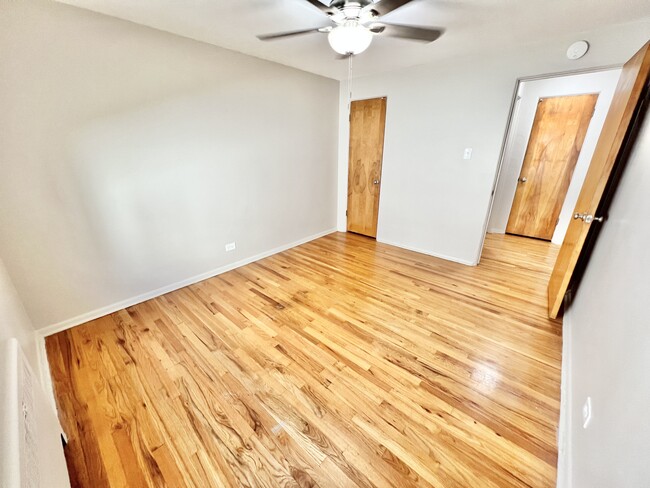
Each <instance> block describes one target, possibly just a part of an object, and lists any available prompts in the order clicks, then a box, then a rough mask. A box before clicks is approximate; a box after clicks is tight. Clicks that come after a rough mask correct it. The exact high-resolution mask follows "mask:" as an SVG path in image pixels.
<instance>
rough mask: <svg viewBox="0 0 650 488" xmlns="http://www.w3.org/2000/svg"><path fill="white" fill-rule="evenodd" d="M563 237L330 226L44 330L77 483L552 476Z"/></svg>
mask: <svg viewBox="0 0 650 488" xmlns="http://www.w3.org/2000/svg"><path fill="white" fill-rule="evenodd" d="M556 253H557V248H556V247H554V246H552V245H551V244H549V243H546V242H542V241H536V240H532V239H525V238H521V237H514V236H498V235H489V236H488V238H487V240H486V247H485V251H484V254H483V259H482V261H481V264H480V265H479V266H478V267H469V266H463V265H460V264H456V263H452V262H449V261H443V260H440V259H436V258H432V257H429V256H425V255H422V254H417V253H413V252H410V251H406V250H403V249H399V248H395V247H392V246H388V245H383V244H380V243H377V242H376V241H374V240H372V239H368V238H365V237H362V236H357V235H354V234H342V233H336V234H331V235H329V236H327V237H324V238H321V239H318V240H315V241H312V242H310V243H307V244H304V245H302V246H299V247H297V248H293V249H290V250H288V251H285V252H283V253H280V254H276V255H274V256H272V257H269V258H266V259H264V260H261V261H258V262H255V263H252V264H249V265H247V266H244V267H242V268H238V269H236V270H233V271H230V272H228V273H225V274H222V275H220V276H217V277H215V278H212V279H209V280H205V281H203V282H200V283H197V284H195V285H191V286H189V287H186V288H183V289H181V290H178V291H175V292H172V293H169V294H167V295H164V296H161V297H158V298H155V299H153V300H149V301H148V302H144V303H141V304H139V305H136V306H133V307H129V308H128V309H126V310H121V311H119V312H116V313H114V314H111V315H110V316H107V317H103V318H101V319H98V320H95V321H92V322H89V323H87V324H84V325H81V326H79V327H76V328H74V329H70V330H67V331H64V332H61V333H59V334H57V335H55V336H51V337H49V338H47V340H46V346H47V352H48V358H49V361H50V365H51V372H52V377H53V381H54V386H55V392H56V398H57V403H58V408H59V416H60V419H61V422H62V424H63V427H64V429H65V431H66V432H67V434H68V436H69V438H70V443H69V444H68V447H67V448H66V459H67V462H68V466H69V471H70V474H71V478H72V481H73V486H75V487H93V488H94V487H102V486H136V487H139V486H143V487H145V486H147V487H148V486H151V487H158V486H169V487H181V486H188V487H194V486H195V487H206V486H223V487H235V486H249V487H258V486H260V487H262V486H274V487H275V486H281V487H319V486H320V487H377V488H388V487H416V486H418V487H445V488H449V487H467V486H481V487H535V488H538V487H551V486H555V477H556V468H555V464H556V461H557V449H556V443H557V439H556V432H557V424H558V416H559V394H560V393H559V392H560V368H561V348H562V343H561V341H562V339H561V322H560V321H558V320H549V319H548V318H547V317H546V284H547V280H548V276H549V274H550V271H551V269H552V266H553V264H554V259H555V256H556Z"/></svg>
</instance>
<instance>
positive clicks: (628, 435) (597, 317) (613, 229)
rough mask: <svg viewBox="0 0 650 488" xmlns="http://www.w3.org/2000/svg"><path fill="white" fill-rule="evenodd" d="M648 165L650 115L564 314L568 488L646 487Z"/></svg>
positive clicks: (649, 441) (649, 433)
mask: <svg viewBox="0 0 650 488" xmlns="http://www.w3.org/2000/svg"><path fill="white" fill-rule="evenodd" d="M649 163H650V114H648V115H646V117H645V121H644V123H643V128H642V131H641V134H640V137H639V140H638V142H637V144H636V145H635V149H634V151H633V153H632V154H631V157H630V160H629V163H628V165H627V167H626V169H625V172H624V174H623V178H622V180H621V183H620V186H619V188H618V190H617V192H616V195H615V198H614V201H613V203H612V207H611V210H610V213H609V218H608V219H607V221H606V222H605V223H604V224H603V229H602V232H601V234H600V236H599V239H598V241H597V243H596V247H595V249H594V252H593V255H592V256H591V259H590V261H589V265H588V267H587V270H586V273H585V275H584V279H583V281H582V283H581V285H580V288H579V290H578V292H577V294H576V296H575V300H574V302H573V304H572V305H571V306H570V308H569V310H568V311H567V313H566V316H565V324H564V327H565V334H568V335H569V344H570V345H569V351H568V357H565V358H564V361H565V363H566V364H565V366H566V367H568V371H569V378H568V379H569V384H568V385H567V387H568V392H569V412H570V416H569V419H568V424H569V425H568V427H569V439H568V461H569V462H568V466H569V473H568V474H569V476H568V478H569V483H567V484H566V486H571V487H573V488H612V487H621V488H623V487H625V488H646V487H648V486H650V463H649V462H648V460H650V421H649V420H648V412H650V313H649V312H648V297H650V252H649V251H648V249H649V248H648V243H650V220H648V218H647V216H648V213H649V212H650V164H649ZM588 396H590V397H591V399H592V409H593V417H592V421H591V423H590V424H589V425H588V427H587V428H586V429H584V428H583V426H582V406H583V404H584V402H585V400H586V398H587V397H588Z"/></svg>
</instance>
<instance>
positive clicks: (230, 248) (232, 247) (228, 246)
mask: <svg viewBox="0 0 650 488" xmlns="http://www.w3.org/2000/svg"><path fill="white" fill-rule="evenodd" d="M236 248H237V246H236V245H235V243H234V242H230V243H228V244H226V252H230V251H234V250H235V249H236Z"/></svg>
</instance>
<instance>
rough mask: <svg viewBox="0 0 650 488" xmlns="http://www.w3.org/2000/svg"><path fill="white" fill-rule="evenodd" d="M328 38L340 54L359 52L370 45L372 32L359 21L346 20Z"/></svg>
mask: <svg viewBox="0 0 650 488" xmlns="http://www.w3.org/2000/svg"><path fill="white" fill-rule="evenodd" d="M327 40H328V41H329V43H330V46H332V49H334V50H335V51H336V52H337V53H339V54H359V53H362V52H363V51H365V50H366V49H368V46H370V43H371V42H372V32H370V30H368V29H367V28H366V27H364V26H362V25H360V24H359V23H357V22H346V23H345V24H343V25H339V26H337V27H334V29H332V30H331V32H330V33H329V35H328V36H327Z"/></svg>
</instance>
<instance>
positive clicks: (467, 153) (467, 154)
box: [463, 147, 472, 159]
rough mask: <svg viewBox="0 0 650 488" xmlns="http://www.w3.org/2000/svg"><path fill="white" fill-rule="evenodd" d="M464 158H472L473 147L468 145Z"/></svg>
mask: <svg viewBox="0 0 650 488" xmlns="http://www.w3.org/2000/svg"><path fill="white" fill-rule="evenodd" d="M463 159H472V148H471V147H466V148H465V152H464V153H463Z"/></svg>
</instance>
